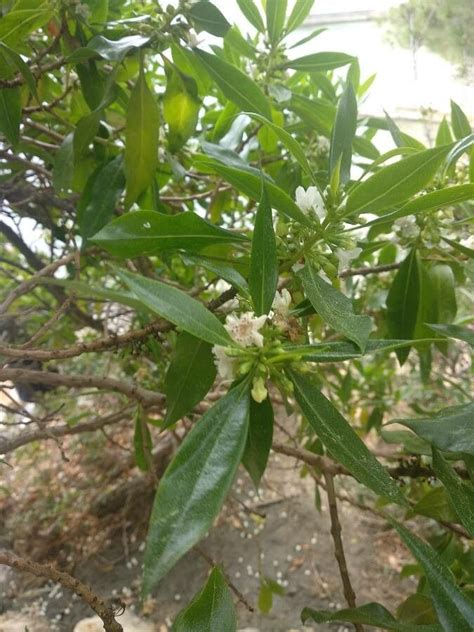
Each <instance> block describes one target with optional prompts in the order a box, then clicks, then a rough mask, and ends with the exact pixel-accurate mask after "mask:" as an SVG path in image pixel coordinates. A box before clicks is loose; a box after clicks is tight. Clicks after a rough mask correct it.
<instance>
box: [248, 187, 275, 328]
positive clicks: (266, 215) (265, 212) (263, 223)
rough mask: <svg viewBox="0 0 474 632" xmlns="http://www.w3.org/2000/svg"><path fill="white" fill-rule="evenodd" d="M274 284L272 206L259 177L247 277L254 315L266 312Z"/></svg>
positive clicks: (273, 290) (271, 301)
mask: <svg viewBox="0 0 474 632" xmlns="http://www.w3.org/2000/svg"><path fill="white" fill-rule="evenodd" d="M277 285H278V257H277V247H276V241H275V233H274V230H273V219H272V208H271V206H270V202H269V199H268V194H267V190H266V186H265V182H264V181H263V180H262V197H261V199H260V204H259V206H258V210H257V215H256V218H255V227H254V231H253V239H252V254H251V259H250V276H249V288H250V295H251V297H252V302H253V307H254V311H255V313H256V314H257V316H261V315H262V314H268V313H269V311H270V309H271V307H272V303H273V299H274V298H275V292H276V289H277Z"/></svg>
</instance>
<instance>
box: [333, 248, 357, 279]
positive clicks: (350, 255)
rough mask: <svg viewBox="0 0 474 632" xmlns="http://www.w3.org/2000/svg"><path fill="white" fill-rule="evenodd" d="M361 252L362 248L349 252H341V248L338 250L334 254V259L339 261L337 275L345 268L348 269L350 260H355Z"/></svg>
mask: <svg viewBox="0 0 474 632" xmlns="http://www.w3.org/2000/svg"><path fill="white" fill-rule="evenodd" d="M361 252H362V248H352V249H351V250H342V249H341V248H338V249H337V250H336V252H335V254H336V257H337V258H338V259H339V268H338V273H341V272H342V271H343V270H345V269H346V268H349V267H350V263H351V261H352V259H357V257H358V256H359V255H360V253H361Z"/></svg>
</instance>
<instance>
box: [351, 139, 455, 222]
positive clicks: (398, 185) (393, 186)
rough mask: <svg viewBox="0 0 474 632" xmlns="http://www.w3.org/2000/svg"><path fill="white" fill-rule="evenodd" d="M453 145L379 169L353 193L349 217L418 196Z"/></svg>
mask: <svg viewBox="0 0 474 632" xmlns="http://www.w3.org/2000/svg"><path fill="white" fill-rule="evenodd" d="M450 149H451V146H450V145H448V146H446V145H445V146H443V147H436V148H434V149H426V150H424V151H419V152H417V153H416V154H413V155H412V156H408V158H402V159H401V160H399V161H398V162H396V163H395V164H393V165H388V166H387V167H384V168H383V169H380V171H378V172H377V173H375V174H374V175H372V176H371V177H370V178H368V179H367V180H365V181H364V182H361V183H360V184H358V185H357V186H356V187H354V189H352V191H351V192H350V194H349V196H348V198H347V203H346V216H349V215H354V214H356V213H381V212H383V211H385V210H386V209H388V208H390V207H392V206H394V205H395V204H400V203H401V202H404V201H405V200H407V199H408V198H409V197H411V196H412V195H414V194H415V193H418V191H420V190H421V189H423V187H425V186H426V185H427V184H428V183H429V182H430V180H431V179H432V178H433V176H434V175H435V173H436V171H437V170H438V167H439V166H440V165H441V163H442V161H443V159H444V157H445V156H446V155H447V154H448V152H449V151H450Z"/></svg>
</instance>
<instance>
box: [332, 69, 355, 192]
mask: <svg viewBox="0 0 474 632" xmlns="http://www.w3.org/2000/svg"><path fill="white" fill-rule="evenodd" d="M356 129H357V99H356V96H355V93H354V88H353V87H352V83H351V82H350V81H348V82H347V85H346V87H345V89H344V92H343V93H342V96H341V99H340V101H339V105H338V107H337V112H336V120H335V122H334V127H333V129H332V135H331V149H330V151H329V173H330V174H332V172H333V171H334V169H335V167H336V165H337V163H338V161H339V160H341V168H340V180H341V183H342V184H345V183H346V182H348V181H349V179H350V173H351V160H352V142H353V140H354V137H355V133H356Z"/></svg>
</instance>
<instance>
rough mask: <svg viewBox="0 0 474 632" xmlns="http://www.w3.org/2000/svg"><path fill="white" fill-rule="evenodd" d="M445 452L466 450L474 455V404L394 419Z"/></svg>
mask: <svg viewBox="0 0 474 632" xmlns="http://www.w3.org/2000/svg"><path fill="white" fill-rule="evenodd" d="M393 423H397V424H401V425H403V426H406V427H407V428H410V430H413V432H415V433H416V434H417V435H418V436H419V437H421V438H422V439H424V440H425V441H428V442H429V443H431V444H432V445H434V446H435V447H436V448H438V450H442V451H443V452H464V453H466V454H470V455H472V456H474V404H463V405H461V406H453V407H450V408H445V409H444V410H441V411H439V412H438V413H437V414H436V415H434V416H433V417H428V418H419V419H394V420H393Z"/></svg>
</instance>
